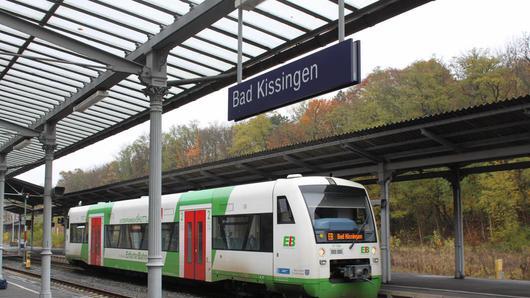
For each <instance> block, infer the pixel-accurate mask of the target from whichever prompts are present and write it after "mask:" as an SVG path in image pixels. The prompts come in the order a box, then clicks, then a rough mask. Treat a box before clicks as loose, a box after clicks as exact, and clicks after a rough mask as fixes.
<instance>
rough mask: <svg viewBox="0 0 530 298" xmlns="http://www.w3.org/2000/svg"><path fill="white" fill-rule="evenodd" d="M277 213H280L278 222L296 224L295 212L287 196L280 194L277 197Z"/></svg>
mask: <svg viewBox="0 0 530 298" xmlns="http://www.w3.org/2000/svg"><path fill="white" fill-rule="evenodd" d="M277 200H278V201H277V202H276V203H277V206H276V207H277V211H278V212H277V213H278V215H277V216H278V218H277V219H278V220H277V223H278V224H294V217H293V212H292V211H291V206H289V201H287V197H285V196H279V197H277Z"/></svg>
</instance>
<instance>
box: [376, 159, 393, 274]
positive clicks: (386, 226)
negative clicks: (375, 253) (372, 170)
mask: <svg viewBox="0 0 530 298" xmlns="http://www.w3.org/2000/svg"><path fill="white" fill-rule="evenodd" d="M378 167H379V170H378V184H379V186H380V187H381V259H382V260H381V271H382V277H383V283H389V282H390V281H391V280H392V276H391V272H392V268H391V260H392V258H391V256H390V201H389V195H388V194H389V187H390V180H391V177H392V175H391V172H389V171H387V170H386V169H385V165H384V164H383V163H380V164H379V165H378Z"/></svg>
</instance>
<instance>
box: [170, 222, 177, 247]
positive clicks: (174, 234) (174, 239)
mask: <svg viewBox="0 0 530 298" xmlns="http://www.w3.org/2000/svg"><path fill="white" fill-rule="evenodd" d="M171 225H172V226H173V231H172V233H171V242H170V243H169V251H179V223H178V222H176V223H174V224H171Z"/></svg>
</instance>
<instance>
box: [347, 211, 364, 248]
mask: <svg viewBox="0 0 530 298" xmlns="http://www.w3.org/2000/svg"><path fill="white" fill-rule="evenodd" d="M367 223H368V217H367V218H366V219H365V220H364V222H363V224H362V225H361V227H360V228H359V229H358V230H357V234H360V233H361V232H363V231H364V228H365V227H366V224H367ZM356 242H357V239H356V238H355V239H353V241H352V243H351V244H350V249H352V248H353V245H355V243H356Z"/></svg>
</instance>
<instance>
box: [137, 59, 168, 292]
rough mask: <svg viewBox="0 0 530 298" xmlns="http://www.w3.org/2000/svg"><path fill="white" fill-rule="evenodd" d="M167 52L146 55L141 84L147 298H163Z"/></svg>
mask: <svg viewBox="0 0 530 298" xmlns="http://www.w3.org/2000/svg"><path fill="white" fill-rule="evenodd" d="M167 55H168V51H167V50H159V51H152V52H149V53H148V54H147V57H146V58H147V59H146V68H148V69H149V71H148V72H147V73H148V74H149V76H142V77H140V80H141V81H142V82H143V83H144V84H145V85H146V88H145V89H144V93H145V94H146V95H147V96H149V100H150V108H151V110H150V115H149V117H150V118H149V119H150V132H149V238H148V255H147V274H148V280H147V296H148V297H149V298H160V297H162V267H163V266H164V260H163V258H162V223H161V216H162V215H161V213H160V211H161V207H162V202H161V201H162V102H163V100H164V95H166V94H167V93H168V91H169V88H168V87H167V73H166V69H167V61H166V59H167Z"/></svg>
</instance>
